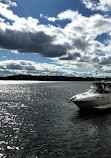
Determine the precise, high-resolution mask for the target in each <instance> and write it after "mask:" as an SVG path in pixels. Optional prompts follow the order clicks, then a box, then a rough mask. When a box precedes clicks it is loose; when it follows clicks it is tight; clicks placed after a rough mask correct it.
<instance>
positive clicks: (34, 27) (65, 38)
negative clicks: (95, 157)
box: [0, 0, 111, 74]
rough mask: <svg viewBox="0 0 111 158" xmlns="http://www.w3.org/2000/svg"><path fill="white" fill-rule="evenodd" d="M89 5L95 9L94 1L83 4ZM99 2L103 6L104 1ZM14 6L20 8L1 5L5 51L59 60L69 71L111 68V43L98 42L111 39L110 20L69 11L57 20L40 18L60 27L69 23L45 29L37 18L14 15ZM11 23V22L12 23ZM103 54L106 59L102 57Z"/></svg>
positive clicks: (0, 40)
mask: <svg viewBox="0 0 111 158" xmlns="http://www.w3.org/2000/svg"><path fill="white" fill-rule="evenodd" d="M5 2H6V1H5ZM86 2H87V5H88V3H89V6H90V7H89V8H90V9H91V8H92V6H93V1H89V0H87V1H85V0H84V1H83V3H84V4H85V5H86ZM90 2H91V3H90ZM99 2H101V4H103V3H102V1H99ZM107 2H108V1H107ZM98 4H99V3H97V5H98ZM107 4H108V3H107ZM87 5H86V6H87ZM12 6H17V5H16V4H13V2H12V3H11V1H10V0H8V1H7V3H3V2H1V1H0V15H1V18H0V48H1V49H8V50H12V51H17V52H19V53H29V52H30V53H38V54H39V55H41V56H42V57H48V58H54V60H55V58H56V61H57V62H58V63H59V62H60V63H62V64H63V65H64V67H67V68H69V69H70V68H72V67H73V68H76V69H79V68H80V69H90V70H91V71H92V70H94V69H96V68H97V67H99V66H98V65H99V64H100V66H101V69H103V67H104V63H106V64H109V61H110V52H111V39H110V38H109V39H107V45H105V42H104V43H103V42H102V41H98V40H97V38H98V37H99V36H100V35H103V34H104V33H105V34H107V36H109V37H110V36H111V18H110V17H108V16H103V15H100V14H94V15H92V16H90V17H85V16H83V15H82V14H80V13H79V12H78V11H73V10H70V9H69V10H66V11H64V12H61V13H59V14H58V15H57V16H56V17H47V16H44V15H42V14H41V15H40V17H41V18H43V17H45V18H46V19H47V20H48V21H49V22H56V21H57V22H58V24H59V22H60V23H61V22H62V21H64V20H66V22H67V23H66V25H65V26H64V27H61V26H60V25H59V26H55V25H52V24H49V25H43V24H40V23H39V20H38V19H35V18H33V17H28V18H24V17H19V16H18V15H16V14H14V12H13V11H12V10H11V7H12ZM98 6H99V5H98ZM7 20H9V22H8V23H7ZM10 21H11V23H10ZM101 54H103V55H104V56H105V57H101ZM107 57H108V58H107ZM20 64H21V62H20V63H19V64H18V65H15V69H17V67H18V68H19V70H20V71H24V70H22V67H21V66H20ZM50 66H52V65H50ZM12 67H13V64H12V65H10V67H8V70H12ZM33 68H34V69H35V67H33V66H32V67H30V69H31V71H35V70H32V69H33ZM58 69H59V67H58ZM13 71H16V70H13ZM17 71H18V70H17ZM27 71H28V70H27ZM65 71H66V70H65ZM35 72H36V71H35ZM59 72H60V71H59ZM61 73H63V70H62V72H61ZM68 73H69V74H70V70H67V74H68Z"/></svg>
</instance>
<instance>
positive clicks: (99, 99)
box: [70, 81, 111, 110]
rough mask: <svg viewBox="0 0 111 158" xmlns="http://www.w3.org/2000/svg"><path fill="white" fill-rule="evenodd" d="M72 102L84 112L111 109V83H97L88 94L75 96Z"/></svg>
mask: <svg viewBox="0 0 111 158" xmlns="http://www.w3.org/2000/svg"><path fill="white" fill-rule="evenodd" d="M70 101H71V102H73V103H75V104H76V105H77V106H78V107H79V108H80V109H82V110H83V109H107V108H111V81H101V82H95V83H93V84H92V85H91V88H90V90H89V91H88V92H85V93H81V94H77V95H74V96H73V97H72V98H71V99H70Z"/></svg>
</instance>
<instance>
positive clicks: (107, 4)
mask: <svg viewBox="0 0 111 158" xmlns="http://www.w3.org/2000/svg"><path fill="white" fill-rule="evenodd" d="M81 2H82V3H83V4H85V6H86V8H88V9H91V10H92V11H94V10H100V11H104V12H108V11H111V1H110V0H99V2H97V1H95V0H81Z"/></svg>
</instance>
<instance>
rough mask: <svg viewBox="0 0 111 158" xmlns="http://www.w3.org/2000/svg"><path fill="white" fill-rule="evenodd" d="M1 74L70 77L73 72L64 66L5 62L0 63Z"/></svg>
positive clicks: (19, 61) (30, 62)
mask: <svg viewBox="0 0 111 158" xmlns="http://www.w3.org/2000/svg"><path fill="white" fill-rule="evenodd" d="M0 72H2V74H6V73H7V74H11V73H13V74H31V75H72V74H76V72H75V71H74V70H72V71H69V70H68V69H67V68H64V66H57V65H56V64H47V63H35V62H32V61H26V60H6V61H1V62H0Z"/></svg>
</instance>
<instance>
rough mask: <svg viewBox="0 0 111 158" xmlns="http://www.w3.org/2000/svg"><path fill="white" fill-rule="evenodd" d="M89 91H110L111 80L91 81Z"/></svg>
mask: <svg viewBox="0 0 111 158" xmlns="http://www.w3.org/2000/svg"><path fill="white" fill-rule="evenodd" d="M89 92H91V93H111V82H103V83H102V82H96V83H93V84H92V86H91V88H90V90H89Z"/></svg>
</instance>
